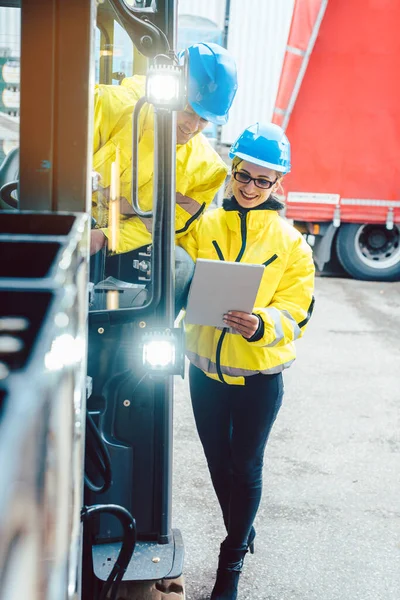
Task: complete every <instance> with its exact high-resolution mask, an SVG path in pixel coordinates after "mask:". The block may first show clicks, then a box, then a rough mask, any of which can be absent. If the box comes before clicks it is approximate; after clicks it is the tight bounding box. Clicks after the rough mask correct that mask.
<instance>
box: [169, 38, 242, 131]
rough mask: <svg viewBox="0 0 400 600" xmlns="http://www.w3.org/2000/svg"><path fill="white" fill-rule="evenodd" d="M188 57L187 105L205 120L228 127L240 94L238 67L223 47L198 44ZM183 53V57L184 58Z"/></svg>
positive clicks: (189, 51) (192, 47)
mask: <svg viewBox="0 0 400 600" xmlns="http://www.w3.org/2000/svg"><path fill="white" fill-rule="evenodd" d="M187 52H188V54H189V81H188V102H189V104H190V106H191V107H192V109H193V110H194V111H195V112H196V113H197V114H198V115H199V116H200V117H201V118H202V119H206V120H207V121H211V123H215V124H216V125H225V123H226V122H227V121H228V116H229V109H230V107H231V105H232V102H233V99H234V97H235V94H236V90H237V74H236V63H235V60H234V58H233V56H232V55H231V54H230V53H229V52H228V51H227V50H226V49H225V48H223V47H222V46H219V45H218V44H214V43H212V42H209V43H207V44H206V43H203V42H201V43H199V44H194V45H193V46H190V47H189V48H188V49H187ZM183 55H184V52H181V53H180V58H182V57H183Z"/></svg>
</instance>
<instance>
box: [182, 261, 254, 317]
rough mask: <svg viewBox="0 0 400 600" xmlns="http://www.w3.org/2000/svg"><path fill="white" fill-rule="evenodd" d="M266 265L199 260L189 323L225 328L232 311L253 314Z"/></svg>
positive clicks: (187, 314) (188, 306) (192, 291)
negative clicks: (225, 315) (225, 318)
mask: <svg viewBox="0 0 400 600" xmlns="http://www.w3.org/2000/svg"><path fill="white" fill-rule="evenodd" d="M264 268H265V267H264V265H251V264H246V263H240V262H228V261H220V260H206V259H203V258H199V259H198V260H197V262H196V269H195V272H194V276H193V280H192V284H191V286H190V291H189V298H188V303H187V308H186V317H185V321H186V323H191V324H193V325H212V326H214V327H225V326H226V325H225V324H224V321H223V316H224V314H226V313H227V312H228V311H229V310H240V311H243V312H247V313H251V312H252V310H253V308H254V302H255V300H256V296H257V292H258V288H259V286H260V282H261V278H262V276H263V273H264Z"/></svg>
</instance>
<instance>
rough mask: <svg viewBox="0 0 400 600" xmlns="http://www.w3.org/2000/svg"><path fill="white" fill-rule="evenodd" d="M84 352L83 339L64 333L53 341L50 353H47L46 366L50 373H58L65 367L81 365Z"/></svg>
mask: <svg viewBox="0 0 400 600" xmlns="http://www.w3.org/2000/svg"><path fill="white" fill-rule="evenodd" d="M84 352H85V343H84V340H83V339H82V338H80V337H77V338H75V337H73V336H72V335H71V334H69V333H64V334H62V335H60V336H58V337H57V338H56V339H55V340H54V341H53V343H52V345H51V350H50V352H47V353H46V355H45V357H44V362H45V366H46V368H47V369H48V370H49V371H58V370H60V369H62V368H63V367H68V366H71V365H74V364H77V363H80V362H81V360H82V359H83V357H84Z"/></svg>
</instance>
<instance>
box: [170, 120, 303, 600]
mask: <svg viewBox="0 0 400 600" xmlns="http://www.w3.org/2000/svg"><path fill="white" fill-rule="evenodd" d="M230 157H231V158H233V165H232V178H231V184H230V185H231V190H232V197H231V198H229V199H227V200H225V201H224V205H223V207H222V208H219V209H217V210H215V211H212V212H209V213H207V214H206V215H205V216H204V217H203V219H202V221H201V222H199V223H198V224H197V226H196V227H195V228H194V229H193V230H192V231H191V232H190V233H189V234H188V235H187V236H185V237H184V238H182V239H181V240H180V243H181V245H182V246H183V247H184V248H185V250H186V251H187V252H188V253H189V254H190V256H191V257H192V258H193V260H196V259H197V258H206V259H212V260H227V261H241V262H245V263H252V264H263V265H265V271H264V275H263V278H262V282H261V285H260V288H259V291H258V295H257V298H256V303H255V308H254V310H253V312H252V313H251V314H248V313H244V312H239V311H236V310H234V309H235V307H234V306H232V310H231V311H229V312H228V313H227V314H226V315H225V316H224V322H225V324H226V327H225V328H223V329H220V328H216V327H205V326H195V325H192V326H190V325H189V326H187V342H186V345H187V356H188V358H189V360H190V362H191V365H190V371H189V376H190V393H191V399H192V405H193V411H194V416H195V420H196V426H197V430H198V433H199V436H200V439H201V442H202V444H203V448H204V452H205V455H206V459H207V462H208V467H209V470H210V474H211V478H212V482H213V485H214V489H215V492H216V494H217V497H218V500H219V503H220V505H221V509H222V514H223V518H224V522H225V526H226V529H227V533H228V535H227V537H226V539H225V540H224V542H223V543H222V544H221V552H220V557H219V565H218V571H217V580H216V583H215V586H214V589H213V592H212V595H211V599H212V600H235V599H236V598H237V585H238V579H239V574H240V572H241V569H242V565H243V559H244V556H245V554H246V552H247V550H248V549H249V548H250V550H251V551H252V549H253V541H254V536H255V530H254V527H253V522H254V518H255V516H256V513H257V510H258V507H259V503H260V499H261V490H262V466H263V455H264V449H265V445H266V442H267V440H268V436H269V433H270V431H271V428H272V425H273V423H274V421H275V418H276V416H277V413H278V411H279V408H280V406H281V402H282V396H283V382H282V371H283V370H284V369H286V368H287V367H289V366H290V365H291V364H292V362H293V361H294V359H295V348H294V341H295V340H296V339H297V338H299V337H301V335H302V334H303V332H304V329H305V327H306V325H307V323H308V320H309V318H310V316H311V314H312V309H313V288H314V264H313V260H312V255H311V249H310V247H309V246H308V245H307V243H306V242H305V240H304V238H303V237H302V236H301V234H300V233H299V232H297V231H296V230H295V229H294V228H293V227H292V226H291V225H289V223H287V222H286V221H285V220H284V219H282V218H281V217H280V215H279V214H278V211H279V210H280V209H281V208H282V204H281V203H280V202H279V201H278V200H277V199H276V198H275V196H274V192H275V190H276V189H277V188H278V186H279V185H280V183H281V181H282V177H283V175H284V174H285V173H288V172H289V171H290V144H289V141H288V139H287V137H286V136H285V134H284V132H283V130H282V129H281V128H280V127H278V126H277V125H273V124H267V125H261V124H258V123H257V124H256V125H253V126H251V127H249V128H248V129H246V130H245V131H244V132H243V133H242V134H241V135H240V136H239V138H238V140H237V141H236V142H235V144H234V145H233V146H232V148H231V154H230ZM239 283H240V282H238V284H239Z"/></svg>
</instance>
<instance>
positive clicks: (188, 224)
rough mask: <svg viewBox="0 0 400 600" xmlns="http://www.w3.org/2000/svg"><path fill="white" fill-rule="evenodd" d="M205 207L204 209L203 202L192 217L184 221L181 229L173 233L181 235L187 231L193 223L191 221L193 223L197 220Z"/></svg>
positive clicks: (204, 204)
mask: <svg viewBox="0 0 400 600" xmlns="http://www.w3.org/2000/svg"><path fill="white" fill-rule="evenodd" d="M205 207H206V203H205V202H203V204H202V205H201V206H200V208H199V210H198V211H197V212H196V213H194V215H192V216H191V217H190V219H188V220H187V221H186V223H185V226H184V227H182V228H181V229H177V230H176V231H175V233H183V232H184V231H187V229H189V227H190V225H191V224H192V223H193V221H195V220H196V219H198V218H199V216H200V215H201V213H202V212H203V210H204V209H205Z"/></svg>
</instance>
